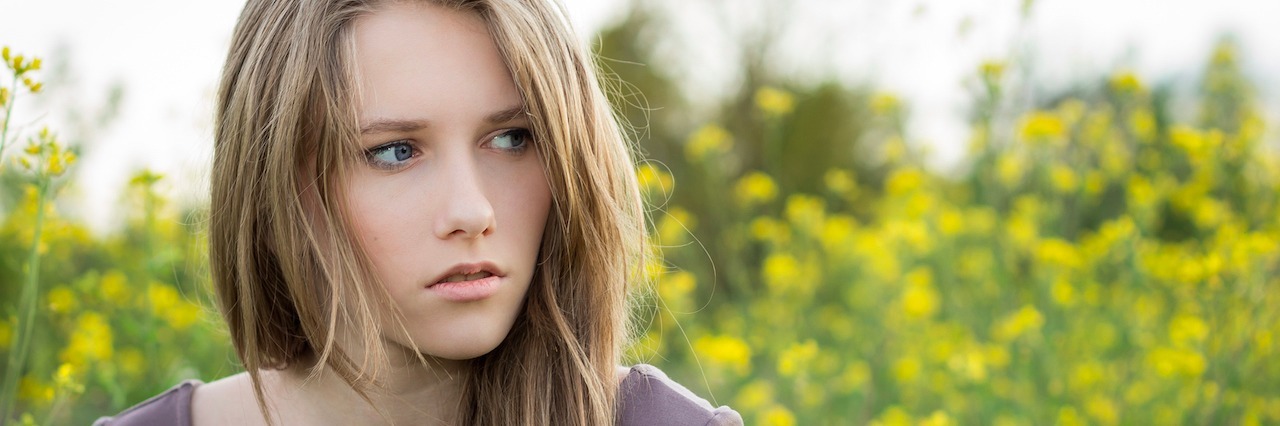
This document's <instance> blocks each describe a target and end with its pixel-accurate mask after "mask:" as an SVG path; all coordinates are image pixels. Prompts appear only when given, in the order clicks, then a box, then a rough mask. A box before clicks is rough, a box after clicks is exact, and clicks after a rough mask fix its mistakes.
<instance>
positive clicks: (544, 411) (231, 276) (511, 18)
mask: <svg viewBox="0 0 1280 426" xmlns="http://www.w3.org/2000/svg"><path fill="white" fill-rule="evenodd" d="M374 3H375V1H372V0H371V1H362V0H336V1H320V0H289V1H276V0H250V1H249V2H248V4H247V5H246V6H245V9H244V11H243V12H242V14H241V16H240V20H239V22H238V23H237V25H236V28H235V32H234V35H233V37H232V41H231V49H230V52H229V54H228V56H227V62H226V65H225V68H224V70H223V76H222V84H221V87H220V88H219V91H218V105H217V113H216V114H217V115H216V120H215V128H216V130H215V146H214V151H215V153H214V164H213V172H212V176H211V184H212V198H211V202H212V208H211V211H210V225H209V227H210V229H209V233H210V236H209V238H210V262H211V265H210V267H211V270H212V278H213V284H214V287H215V291H216V295H217V298H218V304H219V308H220V310H221V313H222V315H223V317H224V318H225V320H226V322H227V324H228V327H229V329H230V333H231V340H232V341H233V343H234V344H235V348H236V351H237V354H238V355H239V357H240V360H241V361H242V363H243V364H244V367H245V369H246V370H247V371H248V373H249V375H250V376H251V378H252V381H253V383H254V390H255V393H256V397H257V399H258V403H259V407H260V409H261V410H262V412H263V414H264V416H267V418H268V419H270V418H271V415H270V413H269V410H268V409H267V407H266V403H265V397H264V393H263V387H262V385H261V376H260V374H259V371H260V370H263V369H282V368H286V367H290V366H294V365H298V364H299V363H300V362H303V361H304V360H306V359H315V360H316V362H317V364H316V365H320V366H325V367H328V368H329V369H331V370H332V371H333V372H334V373H335V374H337V375H338V377H341V378H342V379H343V380H344V381H345V382H346V383H348V384H349V385H351V386H352V388H354V389H356V391H357V392H359V393H360V394H361V395H362V396H365V398H366V400H368V397H367V396H366V393H365V391H366V390H368V389H370V387H372V386H376V382H374V381H373V379H372V378H373V377H377V374H376V368H377V366H378V365H380V364H382V363H384V362H385V360H386V354H385V353H383V352H381V350H380V349H379V348H380V347H381V346H380V345H378V344H377V342H378V340H379V339H380V336H381V333H382V329H381V327H380V326H379V322H378V321H377V319H378V318H380V317H381V315H385V313H386V312H387V311H388V309H390V310H391V311H394V308H393V307H392V306H393V305H392V304H391V303H390V301H389V299H388V298H387V295H386V293H385V291H383V290H382V288H381V287H380V286H377V285H373V284H371V283H374V282H375V281H374V280H373V278H372V277H373V274H372V272H371V267H370V262H369V261H368V259H367V258H366V257H365V256H364V254H363V252H362V251H361V250H360V248H359V246H358V243H357V241H358V238H356V236H355V235H353V233H352V229H353V228H352V226H351V225H350V222H349V221H348V220H347V217H346V215H345V211H346V207H345V206H344V205H343V201H342V200H344V198H345V197H343V194H342V191H343V187H344V184H343V182H344V181H345V176H346V175H347V170H346V168H347V167H349V165H351V164H354V161H353V160H354V159H355V158H356V156H357V155H359V154H358V150H357V149H356V148H355V147H356V146H357V143H356V141H357V140H358V137H359V133H358V125H357V107H356V105H357V100H358V99H356V96H358V95H356V94H357V93H358V92H357V91H356V90H355V89H356V85H355V83H354V77H353V76H354V74H355V71H354V70H355V67H354V64H353V59H352V58H353V37H352V33H351V23H352V20H354V19H355V18H356V17H357V16H360V15H361V14H364V13H368V12H370V11H372V10H374V9H375V8H376V7H377V5H376V4H374ZM433 3H436V4H439V5H442V6H445V7H449V8H453V9H457V10H466V11H469V12H471V13H476V14H477V16H479V17H481V19H482V20H483V21H484V22H485V23H486V25H487V27H488V29H489V34H490V36H491V37H492V38H493V39H494V43H495V45H496V46H497V47H498V49H499V51H500V52H501V54H502V56H503V58H504V61H505V63H506V65H507V67H508V69H509V71H510V74H511V76H512V78H513V80H514V82H515V85H516V87H517V88H518V89H519V91H520V93H521V96H522V98H523V100H524V102H525V106H526V108H527V111H528V113H529V116H530V120H531V130H532V131H533V134H534V143H535V145H536V148H537V151H538V152H539V153H540V154H541V155H540V156H541V158H542V161H543V163H544V164H543V166H544V170H545V173H546V176H547V180H548V183H549V185H550V187H551V192H552V199H553V201H552V207H551V213H550V215H549V216H548V220H547V224H546V229H545V230H544V232H543V240H542V245H541V248H540V253H539V259H538V266H537V269H536V271H535V273H534V276H533V278H532V282H531V283H530V286H529V290H528V294H527V296H526V300H525V305H524V307H523V312H522V313H521V315H520V316H519V318H518V319H517V320H516V322H515V324H514V325H513V326H512V329H511V331H510V333H509V334H508V335H507V337H506V339H505V340H504V341H503V342H502V343H501V344H500V345H499V346H498V347H497V348H496V349H494V350H493V351H491V352H490V353H488V354H486V355H483V356H481V357H478V358H476V359H474V360H472V361H471V368H470V369H469V373H468V377H466V378H465V380H466V382H465V385H464V387H463V388H464V392H463V393H464V395H463V399H462V405H461V406H460V407H459V413H458V419H459V421H460V422H461V423H464V424H548V423H552V422H555V423H557V424H607V423H612V422H613V421H614V417H613V416H614V410H615V405H616V399H617V398H616V388H617V383H616V378H615V376H614V374H615V373H614V371H615V366H616V365H617V364H618V362H619V360H620V359H619V358H620V351H621V347H622V344H623V342H624V340H625V339H626V336H627V331H626V318H627V307H626V296H627V293H628V285H629V282H630V281H631V280H633V279H636V278H637V277H638V273H639V270H640V268H639V265H641V264H642V262H643V259H642V257H643V256H644V253H645V252H644V250H645V249H644V241H645V239H644V225H643V210H642V206H641V201H640V193H639V189H638V185H637V183H636V176H635V172H634V169H633V164H634V162H633V161H634V159H633V158H632V157H631V150H630V149H629V145H628V143H627V141H626V139H625V138H624V137H623V136H622V133H621V132H620V129H619V127H618V124H617V121H616V118H615V117H614V115H613V113H612V111H611V109H610V107H609V105H608V103H607V101H606V99H605V97H604V95H603V93H602V92H601V89H600V87H599V85H598V82H597V80H596V77H595V71H594V69H593V63H592V61H591V57H590V56H589V55H588V54H587V53H586V52H585V51H584V50H583V49H582V47H581V46H580V45H579V43H578V40H577V39H576V38H575V36H574V34H573V31H572V27H571V25H570V24H569V22H568V19H567V14H566V12H565V11H564V8H563V6H561V5H560V4H559V3H554V2H553V0H474V1H473V0H448V1H433ZM340 321H341V322H349V324H350V325H349V327H350V329H351V330H355V331H356V332H357V333H358V335H357V338H358V339H361V341H360V342H357V343H359V344H360V346H361V347H363V348H369V349H370V351H368V352H365V353H364V355H363V356H362V357H361V359H360V360H359V361H357V360H356V359H355V357H354V356H352V353H351V352H349V351H345V350H344V349H343V348H342V347H340V346H339V345H337V344H336V341H337V340H338V339H337V336H336V335H337V331H338V326H337V325H338V323H339V322H340ZM401 327H403V326H402V325H401Z"/></svg>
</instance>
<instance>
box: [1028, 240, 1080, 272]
mask: <svg viewBox="0 0 1280 426" xmlns="http://www.w3.org/2000/svg"><path fill="white" fill-rule="evenodd" d="M1036 258H1037V260H1039V261H1040V263H1041V264H1044V265H1049V266H1052V267H1056V268H1061V269H1066V270H1074V269H1078V268H1080V266H1081V265H1082V264H1083V263H1084V261H1083V259H1082V257H1081V256H1080V252H1079V250H1077V249H1076V246H1074V245H1072V244H1071V243H1069V242H1066V241H1064V240H1061V239H1057V238H1046V239H1043V240H1040V244H1039V245H1038V246H1037V247H1036Z"/></svg>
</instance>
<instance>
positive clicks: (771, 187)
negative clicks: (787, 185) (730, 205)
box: [733, 171, 778, 205]
mask: <svg viewBox="0 0 1280 426" xmlns="http://www.w3.org/2000/svg"><path fill="white" fill-rule="evenodd" d="M733 192H734V195H736V196H737V198H738V202H740V203H742V204H745V205H758V204H764V203H768V202H770V201H773V199H774V198H775V197H777V196H778V185H777V184H776V183H774V182H773V178H771V177H769V175H767V174H764V173H761V172H757V171H752V172H749V173H747V174H746V175H743V176H742V177H741V178H738V183H737V184H735V185H734V191H733Z"/></svg>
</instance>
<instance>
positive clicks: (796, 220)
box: [786, 194, 827, 235]
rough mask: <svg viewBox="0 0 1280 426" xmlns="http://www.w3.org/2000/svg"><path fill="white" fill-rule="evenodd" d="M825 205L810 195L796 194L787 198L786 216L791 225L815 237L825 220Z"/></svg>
mask: <svg viewBox="0 0 1280 426" xmlns="http://www.w3.org/2000/svg"><path fill="white" fill-rule="evenodd" d="M826 211H827V208H826V204H825V203H823V202H822V199H820V198H818V197H814V196H810V195H803V194H796V195H792V196H790V197H787V207H786V216H787V220H788V221H789V222H791V225H792V226H794V227H795V228H797V229H800V230H802V231H807V232H808V233H809V235H817V234H818V233H819V231H820V230H821V228H822V223H823V222H824V221H825V220H826Z"/></svg>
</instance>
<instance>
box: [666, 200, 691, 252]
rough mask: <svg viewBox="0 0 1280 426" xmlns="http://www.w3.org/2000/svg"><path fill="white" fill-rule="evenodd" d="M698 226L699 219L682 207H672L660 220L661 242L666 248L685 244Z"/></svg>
mask: <svg viewBox="0 0 1280 426" xmlns="http://www.w3.org/2000/svg"><path fill="white" fill-rule="evenodd" d="M697 226H698V221H697V218H695V217H694V216H693V214H692V213H689V211H688V210H685V209H683V208H681V207H680V206H674V207H671V208H669V209H667V212H666V214H663V215H662V218H661V219H658V239H659V242H661V243H662V244H663V245H666V246H674V245H680V244H684V243H685V241H687V240H688V239H689V238H688V237H689V236H690V234H692V233H693V230H694V229H695V228H696V227H697Z"/></svg>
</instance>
